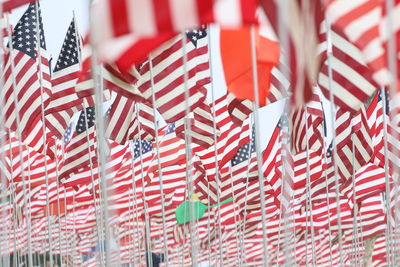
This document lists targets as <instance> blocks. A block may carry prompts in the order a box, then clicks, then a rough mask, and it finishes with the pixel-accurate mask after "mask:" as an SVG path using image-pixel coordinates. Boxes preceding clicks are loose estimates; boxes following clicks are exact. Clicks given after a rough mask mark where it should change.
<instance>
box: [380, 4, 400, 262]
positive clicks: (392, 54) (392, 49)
mask: <svg viewBox="0 0 400 267" xmlns="http://www.w3.org/2000/svg"><path fill="white" fill-rule="evenodd" d="M385 8H386V12H387V24H386V29H384V30H386V31H387V36H388V40H387V51H388V52H387V62H388V68H389V72H390V73H391V76H392V79H391V82H390V84H389V92H390V96H391V97H392V98H393V99H395V97H394V96H395V95H396V93H397V88H398V80H397V78H398V77H397V75H398V69H397V68H398V66H397V62H396V61H397V58H398V57H397V49H399V48H398V47H397V43H396V39H395V36H394V32H393V30H394V22H395V17H394V13H395V11H394V10H395V5H394V1H393V0H385ZM382 91H383V88H382ZM383 96H385V95H383ZM383 98H385V97H382V99H383ZM385 101H386V98H385ZM386 104H387V103H386ZM386 104H385V109H386V106H387V105H386ZM383 118H384V129H385V132H384V142H385V143H384V146H385V147H384V149H385V167H386V162H387V130H386V125H385V113H383ZM394 138H396V140H399V138H400V134H396V136H394ZM394 153H396V152H394ZM396 156H397V158H399V157H400V152H398V153H397V155H396ZM399 164H400V162H396V164H394V167H393V169H394V170H393V173H394V174H397V176H399V175H400V169H399V167H398V166H399ZM387 181H388V176H387V175H386V168H385V190H386V212H387V218H390V217H391V209H390V187H389V184H388V183H387ZM388 190H389V194H388ZM394 191H395V196H396V197H395V198H396V200H395V207H394V209H395V212H394V220H395V222H394V234H395V240H398V237H397V232H398V231H399V227H398V224H399V219H398V216H396V213H398V210H399V208H400V207H399V204H398V202H397V194H398V192H399V185H398V183H394ZM388 203H389V204H388ZM388 208H389V209H388ZM389 221H390V219H388V222H389ZM389 227H391V225H389V224H388V226H387V231H388V230H390V232H391V229H389ZM390 232H389V233H390ZM388 237H389V236H388V235H386V240H387V238H388ZM389 238H392V237H391V236H390V237H389ZM398 242H399V241H397V242H394V243H393V244H392V246H393V247H394V248H395V247H398V244H399V243H398ZM391 243H392V242H391ZM389 245H390V244H389ZM386 247H387V246H386ZM386 252H387V255H386V258H387V261H388V263H389V265H388V266H390V261H389V256H390V255H388V253H390V249H389V250H388V248H387V251H386ZM397 254H398V253H396V250H395V249H393V257H394V262H393V263H394V264H395V265H396V264H397V263H398V257H399V255H397ZM397 265H398V264H397Z"/></svg>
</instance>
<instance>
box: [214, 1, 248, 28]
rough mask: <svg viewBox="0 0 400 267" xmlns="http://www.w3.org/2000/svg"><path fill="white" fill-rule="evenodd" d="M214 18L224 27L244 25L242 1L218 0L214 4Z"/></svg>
mask: <svg viewBox="0 0 400 267" xmlns="http://www.w3.org/2000/svg"><path fill="white" fill-rule="evenodd" d="M214 18H215V22H216V23H218V24H222V25H224V27H239V26H240V25H241V24H242V12H241V6H240V0H218V1H217V2H216V3H215V4H214Z"/></svg>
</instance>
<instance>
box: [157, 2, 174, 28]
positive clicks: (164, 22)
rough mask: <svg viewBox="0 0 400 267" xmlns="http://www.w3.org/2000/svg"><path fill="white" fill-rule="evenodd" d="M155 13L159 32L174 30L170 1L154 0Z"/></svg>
mask: <svg viewBox="0 0 400 267" xmlns="http://www.w3.org/2000/svg"><path fill="white" fill-rule="evenodd" d="M152 2H153V13H154V17H155V20H156V25H157V31H159V32H173V31H174V29H173V25H172V18H171V15H172V14H171V8H170V6H169V1H166V0H152Z"/></svg>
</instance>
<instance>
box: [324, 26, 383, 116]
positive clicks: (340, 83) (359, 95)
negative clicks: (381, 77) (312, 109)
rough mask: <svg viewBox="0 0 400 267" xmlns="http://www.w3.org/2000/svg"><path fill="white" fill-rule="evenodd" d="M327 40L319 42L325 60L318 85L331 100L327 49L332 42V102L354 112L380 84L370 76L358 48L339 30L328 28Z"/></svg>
mask: <svg viewBox="0 0 400 267" xmlns="http://www.w3.org/2000/svg"><path fill="white" fill-rule="evenodd" d="M325 28H326V27H324V29H325ZM330 40H331V44H329V43H328V42H327V41H326V40H324V41H323V42H321V43H320V51H321V58H322V61H323V62H324V63H323V64H322V66H321V69H320V73H319V76H318V84H319V85H320V87H321V91H322V93H323V94H324V96H325V97H326V98H327V99H330V91H329V90H330V89H329V73H328V59H327V57H328V55H327V51H330V50H329V49H328V45H332V53H331V55H330V59H331V67H332V77H331V78H332V83H331V85H332V93H333V98H334V103H335V104H336V105H338V106H339V107H341V108H342V109H344V110H347V111H353V112H355V111H357V110H359V109H360V107H361V105H363V103H364V102H365V101H366V100H367V99H368V98H369V96H370V95H372V94H373V93H374V92H375V91H376V90H377V88H378V87H379V86H378V84H377V83H376V82H375V81H374V79H373V77H372V71H371V69H370V68H368V67H367V66H366V65H365V61H364V59H363V57H362V54H361V51H360V50H359V49H358V48H357V47H356V46H354V45H353V44H352V43H351V42H350V41H349V40H348V39H347V38H346V36H345V35H344V34H343V33H342V32H341V31H340V30H338V29H335V28H333V29H331V31H330Z"/></svg>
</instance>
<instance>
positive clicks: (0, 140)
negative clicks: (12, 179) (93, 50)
mask: <svg viewBox="0 0 400 267" xmlns="http://www.w3.org/2000/svg"><path fill="white" fill-rule="evenodd" d="M3 16H5V14H4V12H3V6H2V5H0V17H3ZM6 27H7V32H8V31H9V30H8V29H9V28H10V23H9V20H8V14H7V16H6ZM3 44H4V36H3V31H0V46H1V48H3V49H4V45H3ZM4 63H5V62H4V53H2V54H1V56H0V71H1V73H3V72H4V67H5V66H4ZM3 86H4V79H3V75H2V76H1V77H0V87H1V88H3ZM0 105H1V106H0V129H1V131H2V132H3V133H5V132H6V129H5V127H4V114H3V107H4V101H0ZM5 143H6V140H5V134H4V135H2V136H1V137H0V145H1V148H4V145H5ZM2 150H3V153H0V161H1V163H2V165H3V166H6V165H5V154H4V149H2ZM0 179H1V183H0V194H1V197H0V203H2V204H3V205H4V208H2V212H1V215H2V216H1V217H2V218H7V211H6V205H5V203H6V200H7V195H8V191H9V188H7V177H6V176H5V175H4V174H3V173H0ZM3 190H4V191H3ZM10 196H11V194H10ZM9 204H11V199H10V202H9ZM3 226H4V235H5V238H4V241H5V242H4V246H5V247H3V238H2V239H0V251H9V238H6V237H7V234H8V227H7V224H3V225H2V226H0V230H2V229H3ZM4 255H6V253H4ZM7 259H8V260H7ZM1 263H2V264H3V265H4V266H8V265H9V257H6V256H2V257H1Z"/></svg>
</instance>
